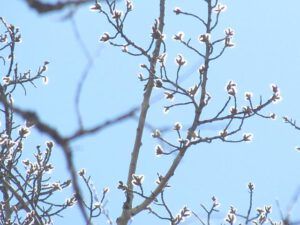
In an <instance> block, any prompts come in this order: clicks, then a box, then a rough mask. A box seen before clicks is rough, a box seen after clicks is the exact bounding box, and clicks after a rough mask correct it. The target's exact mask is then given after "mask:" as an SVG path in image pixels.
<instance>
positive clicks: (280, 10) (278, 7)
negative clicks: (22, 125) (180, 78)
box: [0, 0, 300, 224]
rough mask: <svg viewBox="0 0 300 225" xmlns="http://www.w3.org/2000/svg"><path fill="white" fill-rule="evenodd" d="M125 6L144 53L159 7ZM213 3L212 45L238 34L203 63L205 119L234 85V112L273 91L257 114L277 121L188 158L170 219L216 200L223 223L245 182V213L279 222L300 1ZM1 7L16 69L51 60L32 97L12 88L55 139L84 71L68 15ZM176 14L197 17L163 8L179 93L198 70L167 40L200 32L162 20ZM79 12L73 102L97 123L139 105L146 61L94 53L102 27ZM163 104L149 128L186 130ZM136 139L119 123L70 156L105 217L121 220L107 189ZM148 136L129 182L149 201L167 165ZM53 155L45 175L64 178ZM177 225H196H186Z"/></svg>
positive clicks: (290, 157) (6, 2)
mask: <svg viewBox="0 0 300 225" xmlns="http://www.w3.org/2000/svg"><path fill="white" fill-rule="evenodd" d="M134 3H135V11H134V12H133V14H132V15H131V16H130V17H129V19H128V21H127V22H128V24H127V25H126V26H127V27H128V33H129V34H130V35H131V36H132V37H134V39H135V40H137V42H139V43H142V44H143V43H145V40H147V39H149V35H150V34H149V33H150V31H151V30H150V28H151V25H152V23H153V21H154V19H155V17H156V16H157V14H158V13H157V6H158V1H134ZM222 3H224V4H226V5H227V6H228V9H227V11H226V12H225V13H224V14H223V15H222V16H221V21H220V24H219V26H218V28H217V30H218V31H217V32H216V34H215V35H220V34H222V32H223V30H224V29H225V28H227V27H232V28H233V29H234V30H235V32H236V35H235V37H234V42H235V44H236V46H235V48H232V49H230V50H229V51H226V52H225V54H224V55H223V56H222V57H221V58H220V59H218V60H216V61H215V62H214V63H213V64H212V65H211V71H210V77H209V85H208V89H209V90H208V91H209V92H210V93H211V94H212V97H213V100H212V102H211V107H210V108H209V109H208V111H207V112H206V115H207V116H209V115H210V114H211V113H213V114H215V113H214V112H215V110H216V109H219V108H220V107H222V104H223V103H224V102H225V101H226V98H227V96H226V93H225V92H224V87H225V84H226V83H227V82H228V81H229V80H234V81H235V82H236V83H237V84H238V94H239V102H240V104H241V105H243V104H246V102H244V92H245V91H251V92H253V93H254V98H256V99H257V101H258V100H259V96H260V95H262V96H264V97H265V98H267V97H269V96H270V95H271V90H270V84H272V83H274V84H277V85H278V86H279V88H280V90H281V93H282V96H283V101H281V102H280V103H279V104H275V105H272V106H270V107H268V108H267V109H266V110H265V112H266V113H269V112H275V113H276V114H277V115H278V119H277V120H275V121H272V120H265V119H261V118H252V119H250V120H248V121H247V122H246V124H245V126H244V128H243V132H251V133H253V134H254V139H253V141H252V142H251V143H248V144H245V143H242V144H228V143H222V142H218V141H217V142H215V143H212V144H201V145H198V146H196V147H194V148H192V149H191V151H190V152H189V153H188V154H187V156H186V158H185V159H184V160H183V162H182V164H181V165H180V167H179V168H178V170H177V172H176V174H175V176H174V178H173V179H172V180H171V184H172V186H173V188H172V189H170V191H169V192H168V193H166V196H167V199H168V201H169V202H170V205H171V208H172V209H173V210H174V212H177V211H178V210H179V209H180V207H182V206H183V205H188V206H189V207H190V208H192V209H193V210H195V211H197V212H200V211H201V209H200V206H199V205H200V203H203V204H207V205H208V204H209V203H210V198H211V196H213V195H215V196H217V197H218V199H219V200H220V202H221V203H222V207H221V211H222V212H221V213H220V215H222V216H224V215H225V213H226V211H227V210H228V206H229V205H235V206H236V207H237V208H238V209H241V210H245V207H246V206H247V203H248V193H247V189H246V185H247V183H248V182H249V181H252V182H254V184H255V185H256V191H255V196H254V199H255V206H263V205H265V204H272V205H273V206H274V209H273V212H274V214H275V215H278V208H277V207H276V206H275V200H276V199H278V200H279V202H280V203H281V205H282V208H283V210H285V207H286V206H287V204H288V202H289V201H290V199H291V198H292V196H293V194H294V192H295V191H296V189H297V188H298V187H299V185H300V180H299V175H298V174H299V171H300V163H299V161H300V153H299V152H297V151H295V150H294V148H295V146H296V145H300V138H299V137H300V133H299V132H297V131H296V130H294V129H292V128H291V127H289V126H288V125H287V124H284V123H283V122H282V119H281V117H282V116H286V115H288V116H291V117H293V118H295V119H297V118H298V119H300V108H299V106H298V104H299V102H298V99H299V83H300V78H299V75H300V68H299V66H298V65H299V61H300V45H299V35H300V33H299V30H298V27H299V24H298V21H299V18H298V17H299V12H298V11H299V7H300V2H298V1H294V2H293V5H291V3H290V4H287V3H285V2H283V1H282V2H280V1H279V2H276V3H274V1H270V0H267V1H258V0H251V1H250V0H244V1H230V0H227V1H223V2H222ZM0 5H1V7H0V15H1V16H2V17H4V18H5V19H6V20H7V21H8V22H10V23H13V24H15V25H16V26H18V27H20V29H21V33H22V38H23V42H22V44H21V45H19V47H18V48H17V53H16V54H17V61H18V62H19V66H20V68H21V69H23V70H27V69H29V68H31V69H32V70H33V71H34V70H35V69H37V68H38V66H39V65H41V64H42V63H43V62H44V60H48V61H49V62H50V65H49V70H48V72H47V75H48V76H49V84H48V85H47V86H43V85H42V83H40V84H39V85H38V86H39V88H38V89H36V88H29V89H30V91H29V92H28V95H27V96H24V95H23V92H22V90H21V89H20V90H18V91H17V94H16V96H15V102H16V105H18V106H21V107H22V108H26V109H33V110H35V111H37V112H38V114H39V115H40V117H41V118H42V119H43V120H45V121H47V122H49V124H51V125H52V126H54V127H56V128H57V129H59V130H60V131H62V132H63V133H65V134H69V133H71V132H72V131H74V130H75V129H76V128H77V123H76V115H75V112H74V97H75V92H76V86H77V83H78V82H79V80H80V77H81V74H82V72H83V71H84V68H85V66H86V64H87V59H86V57H85V55H84V54H83V52H82V49H81V47H80V45H79V43H78V40H77V39H76V37H75V34H74V29H73V26H72V21H71V20H63V17H64V15H66V14H67V12H66V11H65V12H62V13H56V14H50V15H44V16H40V15H37V14H36V13H35V12H33V11H31V10H29V9H28V7H27V6H26V5H25V4H24V3H23V1H17V0H15V1H11V0H3V1H2V2H1V3H0ZM175 6H179V7H180V8H182V9H183V10H187V11H188V10H191V12H194V13H197V12H199V13H200V14H201V13H202V8H201V7H203V4H201V1H196V0H190V1H180V0H174V1H169V2H168V4H167V18H166V35H167V36H166V41H167V43H168V49H169V53H168V66H169V68H170V71H175V69H176V67H175V64H174V63H173V58H174V57H175V56H176V54H177V53H182V54H184V56H185V58H186V59H187V60H188V65H187V66H186V67H185V68H184V69H183V74H184V75H186V76H187V78H186V79H185V81H184V83H185V84H187V85H189V84H190V83H192V79H193V76H195V75H197V74H196V73H193V72H194V68H197V67H198V66H199V65H200V64H202V62H201V60H200V59H199V58H196V57H195V55H194V54H192V53H191V52H189V51H187V50H186V49H184V47H183V46H181V45H179V44H178V43H175V42H174V41H172V40H171V37H172V36H173V35H174V34H176V33H177V32H178V31H184V32H185V34H186V36H189V37H192V38H196V37H197V36H198V35H199V34H200V33H201V32H203V30H202V28H201V26H200V25H199V24H197V23H195V21H193V20H192V19H190V18H184V17H181V16H180V17H179V16H175V15H174V14H173V13H172V10H173V9H174V7H175ZM88 7H89V6H87V5H86V6H83V7H82V8H80V9H79V10H78V11H77V12H76V16H75V17H74V21H75V22H76V24H77V27H78V30H79V31H80V34H81V36H82V39H83V41H84V43H85V45H86V46H87V48H88V50H89V52H90V54H91V55H92V56H96V57H95V58H94V65H93V67H92V68H90V74H89V76H88V79H87V81H86V83H85V85H84V89H83V93H82V98H81V111H82V114H83V118H84V123H85V124H86V125H87V126H89V125H93V124H97V123H99V122H101V121H105V120H106V119H108V118H111V117H113V116H114V115H119V114H120V113H122V112H125V111H127V110H128V109H131V108H132V107H134V106H136V105H138V104H139V102H140V101H141V98H142V90H143V84H141V83H140V82H139V81H138V79H137V74H138V73H140V72H142V71H141V69H140V68H139V64H140V63H144V62H145V61H144V59H142V58H133V57H130V56H128V55H124V54H122V52H121V51H120V49H117V48H113V47H110V46H109V45H107V44H103V43H100V42H99V41H98V40H99V37H100V36H101V35H102V34H103V32H106V31H110V29H111V28H110V27H109V26H108V25H107V24H106V23H105V21H104V18H103V17H102V16H100V15H99V14H96V13H92V12H90V11H89V9H88ZM195 43H196V41H195ZM153 94H154V96H157V95H158V96H162V93H161V92H159V90H155V91H154V93H153ZM166 103H167V102H166V101H165V100H161V101H158V102H157V103H153V104H152V107H151V110H150V112H149V120H148V122H149V123H151V124H152V125H153V126H158V127H159V126H161V125H166V124H169V125H173V124H174V122H177V121H180V122H182V123H183V125H184V124H185V122H187V121H188V118H186V115H187V113H188V112H187V111H180V110H178V111H176V112H172V111H171V112H170V113H169V114H167V115H164V114H163V113H162V109H163V106H164V105H165V104H166ZM135 129H136V121H135V120H128V121H126V122H123V123H121V124H119V125H117V126H114V127H111V128H109V129H107V130H105V131H104V132H101V133H99V134H97V135H93V136H91V137H89V138H85V139H84V140H80V141H78V142H76V143H74V146H73V147H74V150H75V156H76V163H77V165H78V169H80V168H81V167H84V168H86V169H87V171H88V173H89V174H90V175H91V176H92V179H93V181H94V183H95V185H96V186H97V187H98V188H99V190H101V189H102V187H105V186H109V187H110V190H111V191H110V193H109V198H108V200H109V202H108V207H109V208H110V212H111V216H112V217H113V218H115V217H116V216H118V214H119V213H120V210H121V205H122V201H123V195H122V193H120V191H119V190H117V189H116V186H117V182H118V181H119V180H123V181H125V179H126V177H127V174H126V171H127V168H128V160H129V157H130V151H131V149H132V146H133V138H134V133H135ZM205 130H206V132H211V133H214V132H218V131H219V130H220V128H219V127H218V126H215V127H206V128H205ZM243 132H242V133H243ZM150 133H151V131H149V130H146V132H145V136H144V138H143V149H142V155H141V160H140V162H139V165H138V174H145V177H146V179H145V185H146V190H148V191H150V190H151V188H153V187H154V180H155V179H156V173H157V172H160V173H163V171H165V170H166V169H167V168H168V165H169V164H170V163H171V160H172V157H173V156H170V157H169V158H168V157H166V158H157V157H155V156H154V147H155V145H156V144H157V142H156V141H155V140H153V139H152V138H151V135H150ZM242 133H241V134H240V135H242ZM47 138H48V137H46V136H45V135H40V134H37V133H35V132H33V135H32V138H31V139H30V140H28V142H27V143H26V146H27V147H28V148H29V149H30V148H32V146H35V145H38V144H41V143H43V142H44V141H45V140H47ZM28 151H29V150H28ZM29 152H30V151H29ZM55 154H56V155H55V158H54V162H56V164H57V165H58V166H57V168H56V171H55V173H56V175H54V176H55V177H60V176H68V173H67V172H66V171H65V164H64V161H63V157H62V155H61V153H60V151H59V149H57V152H56V153H55ZM299 205H300V203H299ZM298 210H299V207H298ZM295 211H296V209H295ZM73 213H74V212H71V211H69V213H68V214H67V216H66V217H67V219H69V221H70V223H66V224H71V223H72V220H73V221H75V219H74V218H76V217H73V216H72V215H73ZM296 216H297V215H295V218H296ZM77 219H78V218H76V221H77ZM298 219H299V217H298ZM58 221H60V220H58ZM145 221H147V224H150V223H148V222H149V221H151V223H154V222H155V223H156V224H163V223H160V221H157V220H156V219H155V218H153V217H151V216H147V215H146V214H142V215H139V216H137V217H136V218H135V219H134V222H133V224H146V222H145ZM187 223H189V224H196V222H195V220H193V219H190V220H189V221H187Z"/></svg>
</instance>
